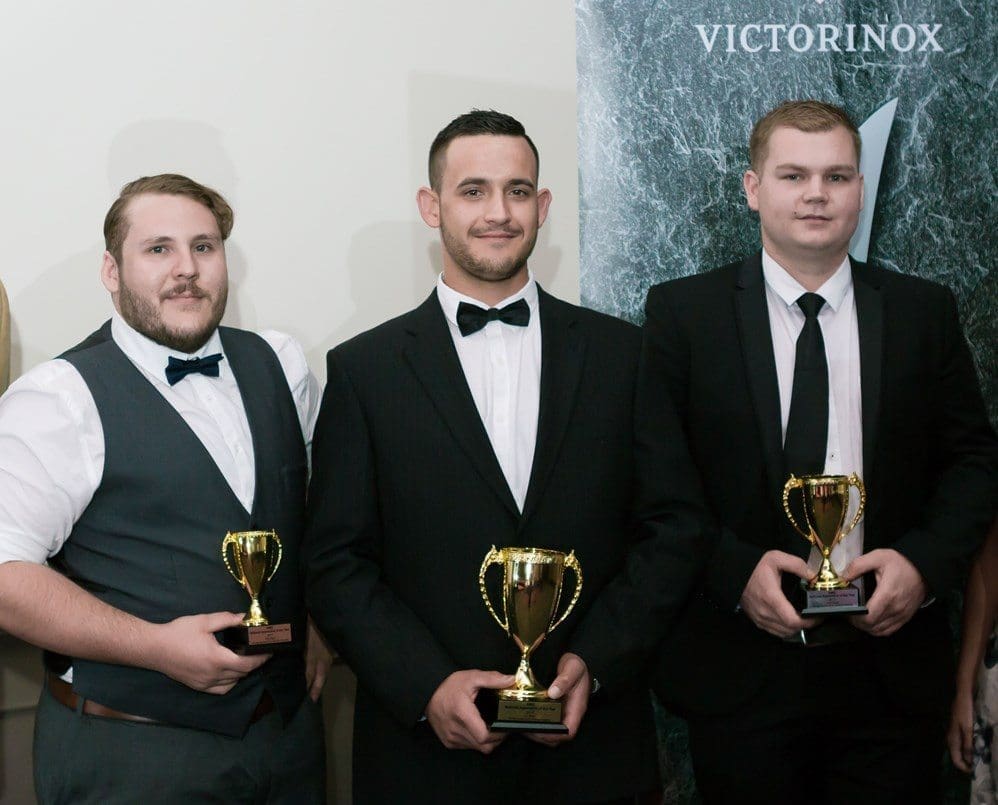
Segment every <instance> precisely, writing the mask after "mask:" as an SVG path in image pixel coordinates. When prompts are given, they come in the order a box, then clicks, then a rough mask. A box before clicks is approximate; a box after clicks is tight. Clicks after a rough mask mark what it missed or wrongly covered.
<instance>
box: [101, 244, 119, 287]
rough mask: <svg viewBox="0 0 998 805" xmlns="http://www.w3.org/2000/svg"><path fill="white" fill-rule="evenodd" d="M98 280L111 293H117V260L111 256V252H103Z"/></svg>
mask: <svg viewBox="0 0 998 805" xmlns="http://www.w3.org/2000/svg"><path fill="white" fill-rule="evenodd" d="M100 281H101V283H102V284H103V286H104V287H105V288H107V289H108V291H110V292H111V293H112V294H116V293H118V286H119V284H120V277H119V276H118V261H117V260H115V259H114V258H113V257H112V256H111V252H104V259H103V260H102V261H101V264H100Z"/></svg>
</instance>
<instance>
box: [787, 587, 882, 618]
mask: <svg viewBox="0 0 998 805" xmlns="http://www.w3.org/2000/svg"><path fill="white" fill-rule="evenodd" d="M801 589H802V590H803V591H804V606H803V607H802V608H801V611H800V614H801V615H804V616H805V617H806V616H811V615H865V614H866V613H867V612H868V610H867V608H866V604H865V602H864V601H863V595H862V593H861V591H860V589H859V587H854V586H853V585H849V586H848V587H842V588H840V589H838V590H812V589H811V588H810V587H807V586H806V585H805V584H804V583H803V582H802V583H801Z"/></svg>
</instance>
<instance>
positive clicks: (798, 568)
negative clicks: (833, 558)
mask: <svg viewBox="0 0 998 805" xmlns="http://www.w3.org/2000/svg"><path fill="white" fill-rule="evenodd" d="M773 554H774V556H773V567H775V568H776V569H777V570H779V571H781V572H783V573H793V574H794V575H795V576H800V577H801V578H802V579H804V580H805V581H807V580H808V579H810V578H811V577H812V576H813V575H814V573H813V572H812V571H811V568H809V567H808V566H807V562H805V561H804V560H803V559H801V558H800V557H799V556H794V555H793V554H792V553H783V551H773Z"/></svg>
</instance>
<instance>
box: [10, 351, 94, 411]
mask: <svg viewBox="0 0 998 805" xmlns="http://www.w3.org/2000/svg"><path fill="white" fill-rule="evenodd" d="M21 409H23V410H24V411H25V412H26V413H28V414H31V415H32V418H34V419H38V418H39V416H38V414H39V412H41V411H45V412H47V413H46V415H51V416H59V417H65V418H67V419H69V420H72V421H73V422H76V423H81V422H83V421H84V420H85V419H87V418H89V417H90V416H91V415H93V414H94V413H95V412H96V408H95V405H94V399H93V395H92V394H91V393H90V387H89V386H88V385H87V383H86V381H85V380H84V379H83V376H82V375H81V374H80V372H79V371H78V370H77V369H76V367H75V366H73V365H72V364H71V363H70V362H69V361H67V360H65V359H63V358H55V359H53V360H50V361H45V362H44V363H40V364H38V365H37V366H35V367H34V368H32V369H29V370H28V371H27V372H25V373H24V374H23V375H21V376H20V377H19V378H17V379H16V380H15V381H14V382H13V383H11V384H10V387H9V388H8V389H7V391H6V392H4V394H3V395H2V396H0V416H4V417H10V416H11V415H14V414H15V413H16V412H17V411H19V410H21Z"/></svg>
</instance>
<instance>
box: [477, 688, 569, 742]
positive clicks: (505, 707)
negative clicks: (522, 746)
mask: <svg viewBox="0 0 998 805" xmlns="http://www.w3.org/2000/svg"><path fill="white" fill-rule="evenodd" d="M477 703H478V708H479V710H480V711H481V713H482V718H483V719H484V720H485V723H486V724H488V725H489V729H490V730H492V731H493V732H541V733H549V734H555V735H564V734H565V733H567V732H568V727H566V726H565V725H564V724H562V723H561V712H562V703H561V702H560V701H555V700H554V699H523V700H520V699H504V698H502V696H501V695H499V696H497V695H491V696H487V695H480V696H479V697H478V702H477Z"/></svg>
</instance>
